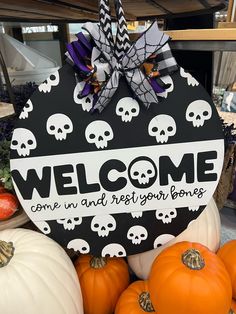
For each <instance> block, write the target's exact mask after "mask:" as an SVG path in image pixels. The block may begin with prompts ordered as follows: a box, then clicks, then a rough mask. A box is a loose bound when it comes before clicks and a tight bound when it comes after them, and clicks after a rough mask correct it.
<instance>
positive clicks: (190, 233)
mask: <svg viewBox="0 0 236 314" xmlns="http://www.w3.org/2000/svg"><path fill="white" fill-rule="evenodd" d="M220 229H221V227H220V215H219V210H218V208H217V206H216V203H215V201H214V200H213V198H212V199H211V201H210V202H209V204H208V205H207V206H206V208H205V209H204V211H203V212H202V213H201V214H200V216H199V217H198V218H197V219H196V220H194V221H192V222H191V223H190V225H189V226H188V228H187V229H186V230H184V231H183V232H182V233H181V234H180V235H178V236H177V237H176V238H174V239H172V240H170V241H169V242H167V243H166V244H164V245H162V246H161V247H158V248H156V249H154V250H151V251H147V252H144V253H139V254H135V255H131V256H129V257H128V263H129V266H130V268H131V269H132V270H133V272H134V273H135V274H136V276H137V277H138V278H141V279H147V278H148V275H149V273H150V270H151V266H152V263H153V261H154V259H155V258H156V257H157V256H158V255H159V254H160V253H161V252H162V251H163V250H164V249H165V248H167V247H169V246H171V245H173V244H174V243H178V242H181V241H191V242H197V243H201V244H203V245H205V246H207V247H208V248H209V249H210V250H211V251H213V252H216V251H217V250H218V248H219V245H220V232H221V230H220Z"/></svg>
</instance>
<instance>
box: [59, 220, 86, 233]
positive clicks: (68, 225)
mask: <svg viewBox="0 0 236 314" xmlns="http://www.w3.org/2000/svg"><path fill="white" fill-rule="evenodd" d="M57 223H59V224H62V225H63V227H64V229H65V230H74V229H75V226H79V225H80V224H81V223H82V217H75V218H64V219H57Z"/></svg>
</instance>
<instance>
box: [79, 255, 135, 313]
mask: <svg viewBox="0 0 236 314" xmlns="http://www.w3.org/2000/svg"><path fill="white" fill-rule="evenodd" d="M75 268H76V271H77V274H78V277H79V280H80V285H81V290H82V295H83V303H84V312H85V314H111V313H113V312H114V310H115V306H116V303H117V301H118V298H119V296H120V294H121V293H122V292H123V291H124V290H125V289H126V288H127V286H128V285H129V271H128V265H127V263H126V262H125V260H124V259H122V258H119V257H110V258H109V257H107V258H106V257H93V256H91V255H81V256H79V257H78V259H77V260H76V262H75Z"/></svg>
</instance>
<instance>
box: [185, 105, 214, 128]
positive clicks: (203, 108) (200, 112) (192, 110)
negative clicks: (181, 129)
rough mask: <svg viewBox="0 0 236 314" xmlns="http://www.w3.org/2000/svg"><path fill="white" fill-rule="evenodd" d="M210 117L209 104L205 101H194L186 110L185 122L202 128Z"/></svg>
mask: <svg viewBox="0 0 236 314" xmlns="http://www.w3.org/2000/svg"><path fill="white" fill-rule="evenodd" d="M211 116H212V109H211V106H210V104H209V103H208V102H207V101H205V100H195V101H193V102H191V104H190V105H189V106H188V108H187V110H186V120H187V121H188V122H192V124H193V126H194V127H197V128H199V127H200V126H203V125H204V123H205V121H207V120H209V119H210V118H211Z"/></svg>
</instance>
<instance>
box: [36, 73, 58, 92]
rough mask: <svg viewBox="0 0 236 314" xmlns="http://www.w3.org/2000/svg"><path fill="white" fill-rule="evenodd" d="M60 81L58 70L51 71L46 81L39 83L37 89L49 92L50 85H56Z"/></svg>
mask: <svg viewBox="0 0 236 314" xmlns="http://www.w3.org/2000/svg"><path fill="white" fill-rule="evenodd" d="M59 81H60V76H59V72H58V71H57V72H54V73H52V74H51V75H50V76H49V78H48V79H47V80H46V82H44V83H42V84H40V85H39V91H40V92H44V93H50V91H51V88H52V86H57V85H58V84H59Z"/></svg>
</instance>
